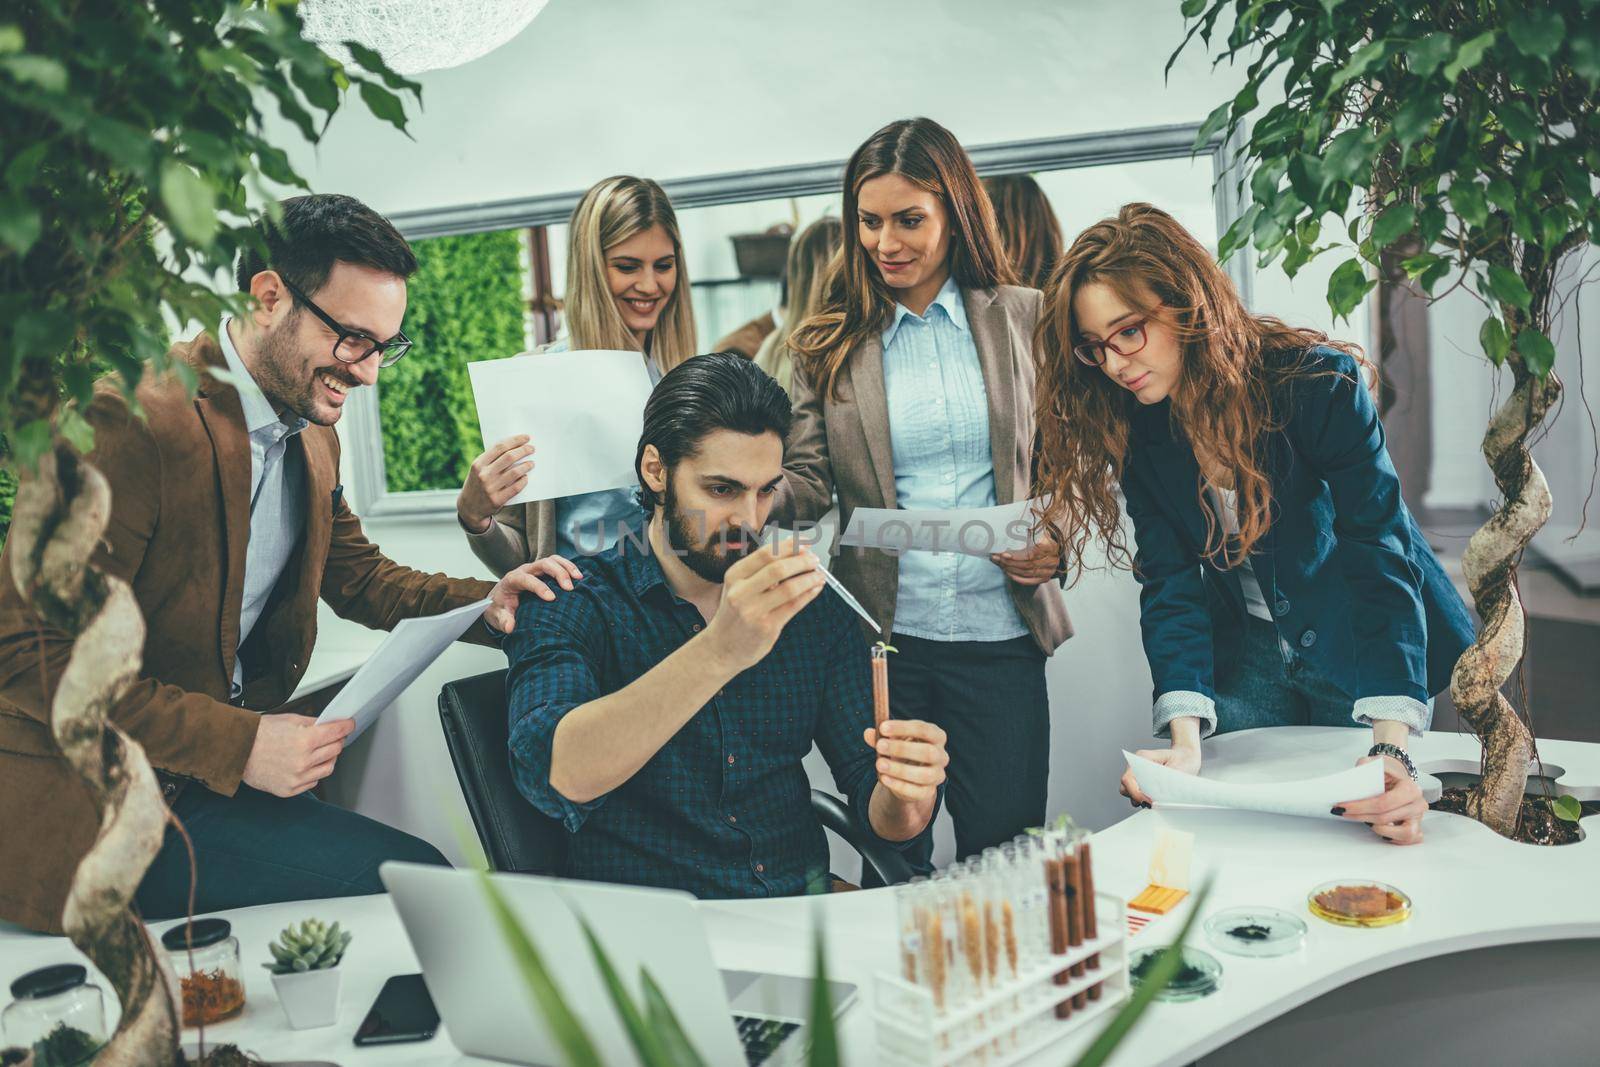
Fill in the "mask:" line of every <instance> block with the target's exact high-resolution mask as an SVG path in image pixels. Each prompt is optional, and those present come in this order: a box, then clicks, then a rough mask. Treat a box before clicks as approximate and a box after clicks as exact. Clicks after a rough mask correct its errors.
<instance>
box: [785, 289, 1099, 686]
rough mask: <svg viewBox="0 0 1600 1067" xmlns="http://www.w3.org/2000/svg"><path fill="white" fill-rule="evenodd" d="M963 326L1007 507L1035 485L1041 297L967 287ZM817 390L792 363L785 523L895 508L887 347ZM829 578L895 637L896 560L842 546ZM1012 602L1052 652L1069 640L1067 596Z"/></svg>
mask: <svg viewBox="0 0 1600 1067" xmlns="http://www.w3.org/2000/svg"><path fill="white" fill-rule="evenodd" d="M962 298H963V300H964V301H965V302H966V309H967V319H968V321H969V324H970V325H971V328H972V336H973V340H974V341H975V342H976V344H977V348H978V360H979V362H980V363H981V364H982V365H983V382H984V388H985V390H986V391H987V393H988V397H989V447H990V451H991V453H992V455H993V457H994V490H995V501H996V503H999V504H1010V503H1014V502H1016V501H1018V500H1024V499H1026V498H1027V497H1028V495H1029V493H1030V491H1031V490H1032V488H1033V484H1032V480H1033V444H1034V429H1035V423H1034V406H1033V382H1034V371H1033V366H1034V365H1033V329H1034V325H1035V324H1036V323H1037V322H1038V320H1039V308H1040V304H1041V301H1042V297H1041V295H1040V293H1039V291H1038V290H1037V289H1023V288H1019V287H1017V286H1011V285H1004V286H1000V287H999V288H997V289H975V290H963V291H962ZM821 388H822V385H821V383H816V382H813V381H812V380H811V377H810V375H809V374H808V373H807V372H806V370H805V368H803V367H802V366H801V365H800V364H799V363H796V364H795V366H794V376H793V379H792V389H791V396H792V397H793V399H794V425H793V427H792V428H791V429H790V431H789V440H788V444H787V447H786V449H785V450H784V459H783V465H784V484H783V486H782V487H781V489H780V490H779V493H778V501H777V503H776V504H775V505H774V507H773V518H774V519H775V520H777V521H780V522H793V521H801V522H805V521H815V520H817V519H820V518H821V517H822V516H823V515H824V514H826V513H827V511H828V509H829V508H830V507H832V505H833V495H834V493H835V492H837V493H838V494H839V511H840V515H839V523H840V528H841V529H844V528H846V527H848V525H849V523H850V515H851V513H852V512H853V511H854V510H855V509H856V508H860V507H867V508H892V507H895V506H896V505H895V492H894V458H893V456H894V453H893V449H892V447H891V446H890V442H889V399H888V394H887V392H886V391H885V388H884V380H883V345H882V342H880V341H879V339H878V338H877V336H873V337H871V338H869V339H868V340H867V341H866V342H864V343H863V344H862V345H861V346H860V348H859V349H858V350H857V351H856V352H854V353H853V354H852V355H851V357H850V359H849V360H848V362H847V363H846V364H845V369H844V370H843V371H841V372H840V374H839V393H840V396H839V399H837V400H835V399H834V398H832V397H824V396H822V395H820V392H819V390H820V389H821ZM833 573H834V574H835V575H837V576H838V578H839V580H840V581H842V582H843V583H844V584H845V587H846V588H848V589H849V590H850V592H851V593H852V594H853V595H854V596H855V597H856V599H857V600H859V601H861V604H862V606H863V607H865V608H866V609H867V610H868V611H869V612H871V613H872V617H873V618H874V619H876V620H878V623H879V624H880V625H881V626H882V627H883V631H884V633H893V632H894V608H895V595H896V592H897V590H898V589H899V580H900V561H899V559H898V558H897V557H896V556H894V555H892V554H890V553H887V552H883V551H880V550H876V549H871V550H861V549H855V548H848V549H844V550H843V551H842V552H841V553H840V554H839V556H837V557H836V558H835V560H834V563H833ZM1009 587H1010V589H1011V598H1012V600H1013V601H1014V602H1015V603H1016V605H1017V611H1018V613H1019V614H1021V616H1022V620H1023V622H1025V623H1026V624H1027V627H1028V631H1029V632H1030V633H1031V634H1032V635H1033V639H1034V641H1035V642H1036V643H1037V644H1038V646H1039V648H1040V649H1041V650H1043V651H1044V653H1045V654H1046V655H1049V654H1051V653H1053V652H1054V651H1055V650H1056V649H1057V648H1058V647H1060V645H1061V643H1062V642H1064V641H1065V640H1066V639H1067V638H1069V637H1071V636H1072V622H1071V620H1070V619H1068V617H1067V609H1066V605H1065V604H1064V603H1063V602H1062V599H1061V589H1060V587H1059V585H1058V583H1056V582H1045V583H1043V584H1041V585H1037V586H1032V587H1029V586H1023V585H1018V584H1017V583H1015V582H1012V583H1009Z"/></svg>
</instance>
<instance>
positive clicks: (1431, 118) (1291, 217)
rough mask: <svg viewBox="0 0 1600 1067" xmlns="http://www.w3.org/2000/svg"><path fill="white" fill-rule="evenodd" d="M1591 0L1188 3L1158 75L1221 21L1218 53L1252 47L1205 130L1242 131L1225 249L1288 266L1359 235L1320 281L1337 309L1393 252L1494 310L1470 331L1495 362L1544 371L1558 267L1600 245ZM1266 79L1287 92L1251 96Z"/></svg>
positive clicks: (1597, 80) (1261, 90)
mask: <svg viewBox="0 0 1600 1067" xmlns="http://www.w3.org/2000/svg"><path fill="white" fill-rule="evenodd" d="M1597 8H1600V5H1597V4H1596V2H1595V0H1578V2H1577V3H1562V4H1552V3H1548V2H1540V0H1533V2H1516V3H1511V2H1501V0H1478V2H1474V3H1459V2H1449V0H1385V2H1376V0H1374V2H1367V3H1338V2H1334V0H1323V2H1322V3H1319V4H1311V3H1304V2H1298V0H1184V2H1183V3H1182V5H1181V10H1182V13H1183V15H1184V16H1185V18H1187V19H1191V20H1193V21H1192V22H1191V24H1190V27H1189V30H1188V33H1187V35H1186V36H1185V38H1184V41H1183V43H1182V44H1180V45H1179V47H1178V49H1177V50H1176V51H1174V53H1173V55H1172V57H1171V59H1169V61H1168V64H1167V69H1168V70H1169V71H1170V70H1171V67H1172V63H1173V62H1175V61H1176V59H1177V57H1178V55H1179V54H1180V53H1181V52H1182V51H1183V50H1184V48H1185V47H1187V46H1188V45H1189V43H1190V42H1191V41H1192V40H1193V39H1194V38H1195V37H1196V36H1198V37H1199V38H1200V39H1201V40H1202V41H1203V42H1204V43H1205V44H1206V45H1207V46H1210V45H1211V43H1212V38H1213V35H1214V34H1217V33H1218V32H1219V25H1221V24H1222V21H1223V17H1224V16H1225V15H1229V14H1231V16H1232V22H1231V25H1230V26H1229V27H1228V29H1227V33H1226V36H1225V38H1223V41H1222V43H1223V46H1222V47H1220V48H1219V51H1218V52H1217V55H1216V57H1215V60H1214V65H1215V64H1216V63H1221V62H1223V61H1228V62H1230V63H1232V62H1235V61H1242V60H1243V59H1244V58H1246V57H1253V58H1250V61H1249V62H1248V64H1247V65H1246V69H1245V83H1244V86H1243V87H1242V88H1241V89H1240V90H1239V91H1238V93H1237V94H1236V95H1235V96H1234V97H1233V98H1232V99H1231V100H1228V101H1226V102H1224V103H1223V104H1221V105H1219V106H1218V107H1217V108H1216V109H1215V110H1213V111H1212V112H1211V114H1210V115H1209V116H1208V117H1207V118H1206V120H1205V122H1204V123H1203V124H1202V126H1201V130H1200V136H1199V138H1198V140H1197V146H1198V145H1199V144H1201V143H1205V142H1208V141H1209V140H1210V139H1211V138H1212V137H1213V136H1214V135H1215V134H1217V133H1218V132H1219V131H1225V132H1226V133H1227V134H1229V135H1236V134H1241V133H1242V132H1243V131H1244V130H1245V129H1246V128H1247V127H1248V136H1247V137H1243V138H1242V139H1241V145H1242V147H1241V148H1240V149H1239V158H1240V159H1242V160H1244V161H1245V162H1247V163H1248V166H1247V167H1245V168H1241V169H1242V177H1241V178H1240V187H1241V190H1242V189H1243V187H1244V186H1245V185H1248V187H1249V190H1250V196H1251V204H1250V206H1249V207H1248V208H1247V209H1246V211H1245V212H1244V214H1243V215H1242V216H1241V217H1240V218H1239V219H1238V220H1237V221H1236V222H1235V223H1234V224H1233V225H1232V226H1231V227H1230V228H1229V230H1228V232H1227V233H1226V234H1225V235H1224V236H1223V238H1222V240H1221V243H1220V247H1219V253H1220V255H1221V256H1222V257H1223V258H1226V257H1228V256H1230V255H1232V254H1234V253H1236V252H1237V251H1239V250H1241V249H1243V248H1245V247H1246V246H1252V245H1253V246H1254V247H1255V249H1256V251H1257V253H1258V264H1259V265H1260V266H1263V267H1265V266H1267V265H1268V264H1270V263H1272V262H1273V261H1275V260H1276V259H1278V258H1279V257H1280V256H1281V257H1282V258H1283V260H1284V263H1283V267H1284V270H1285V271H1286V272H1287V273H1288V274H1289V275H1290V276H1293V275H1294V274H1295V273H1296V272H1297V271H1299V270H1300V269H1301V268H1302V267H1304V266H1305V264H1306V263H1308V262H1310V260H1312V259H1313V258H1315V257H1316V256H1318V255H1321V254H1323V253H1324V252H1327V251H1329V250H1332V249H1336V248H1337V249H1343V250H1346V251H1348V250H1349V249H1350V247H1351V245H1353V246H1354V252H1355V255H1353V256H1351V257H1350V258H1348V259H1346V260H1345V261H1344V262H1342V263H1340V264H1339V265H1338V266H1337V267H1336V268H1335V270H1334V271H1333V272H1332V276H1331V278H1330V280H1329V284H1328V303H1329V306H1330V307H1331V308H1332V309H1333V311H1334V313H1335V314H1336V315H1339V316H1348V315H1349V314H1350V312H1351V311H1353V310H1354V309H1355V307H1356V306H1357V305H1358V304H1359V303H1360V302H1361V301H1362V300H1363V299H1364V298H1365V296H1366V294H1367V293H1368V292H1369V291H1370V290H1371V289H1372V288H1373V286H1374V285H1375V284H1376V282H1375V281H1374V280H1373V279H1372V278H1371V277H1369V276H1368V272H1367V270H1366V269H1365V268H1364V267H1363V264H1369V265H1377V264H1378V262H1379V256H1380V255H1381V254H1382V253H1383V252H1384V251H1385V250H1386V249H1397V250H1403V253H1404V254H1403V261H1402V263H1401V266H1402V268H1403V270H1404V271H1405V274H1406V275H1407V276H1408V277H1409V278H1411V279H1412V280H1414V281H1415V282H1416V283H1417V284H1418V285H1419V286H1421V288H1422V289H1423V290H1424V291H1426V292H1428V293H1429V294H1433V295H1441V294H1440V293H1439V291H1438V287H1439V286H1440V285H1441V283H1443V282H1444V281H1445V280H1446V279H1448V278H1451V277H1454V278H1455V282H1454V283H1453V285H1452V286H1451V287H1452V288H1454V287H1455V286H1458V285H1463V284H1465V283H1468V282H1470V288H1469V290H1468V291H1471V292H1474V293H1475V295H1477V296H1478V297H1479V299H1480V300H1481V301H1482V302H1483V303H1484V304H1485V305H1486V307H1487V308H1488V309H1489V312H1490V317H1489V319H1488V320H1487V321H1486V322H1485V323H1484V326H1483V329H1482V331H1481V334H1480V340H1481V341H1482V344H1483V348H1484V351H1485V353H1486V354H1487V355H1488V357H1489V358H1490V359H1491V360H1493V361H1494V362H1495V363H1496V364H1500V363H1503V362H1505V361H1506V360H1507V359H1513V360H1516V361H1518V362H1520V363H1521V364H1523V365H1525V366H1526V368H1527V370H1528V371H1530V372H1531V373H1532V374H1534V375H1536V376H1539V377H1543V376H1544V375H1546V374H1548V373H1549V371H1550V368H1551V366H1552V364H1553V363H1554V360H1555V349H1554V346H1553V345H1552V344H1551V342H1550V339H1549V337H1548V336H1547V335H1546V333H1545V332H1544V331H1543V330H1542V329H1541V328H1539V327H1540V325H1542V324H1543V323H1544V322H1545V321H1546V320H1547V315H1546V311H1547V307H1546V305H1547V302H1548V301H1549V299H1550V288H1551V285H1552V283H1553V275H1554V266H1555V264H1556V263H1557V262H1558V261H1559V260H1560V259H1561V258H1562V257H1563V256H1565V255H1566V254H1567V253H1568V252H1570V251H1572V250H1573V249H1575V248H1577V247H1579V246H1581V245H1582V244H1584V243H1585V242H1592V243H1600V201H1597V199H1596V196H1595V192H1594V175H1595V174H1596V173H1597V172H1600V112H1597V100H1600V95H1597V93H1596V90H1597V88H1600V10H1597ZM1280 72H1281V83H1276V82H1274V83H1269V78H1273V77H1274V76H1276V75H1278V74H1279V73H1280ZM1275 85H1277V86H1278V88H1279V89H1281V93H1282V96H1283V99H1282V100H1281V101H1280V102H1277V103H1275V104H1273V105H1271V106H1270V107H1265V108H1263V107H1262V104H1261V101H1262V99H1263V98H1264V97H1268V96H1271V95H1272V94H1273V92H1274V86H1275ZM1258 113H1259V114H1258ZM1252 118H1253V124H1250V123H1247V120H1250V119H1252ZM1237 161H1238V160H1236V162H1237ZM1353 203H1359V206H1360V209H1361V210H1360V213H1359V214H1358V215H1357V217H1355V218H1354V219H1353V220H1351V221H1350V223H1349V225H1348V227H1347V228H1346V229H1345V232H1344V234H1343V235H1340V234H1338V233H1335V234H1332V235H1328V234H1325V233H1324V227H1323V221H1324V219H1325V218H1326V217H1328V216H1329V215H1332V216H1334V217H1335V218H1337V219H1339V220H1341V221H1342V220H1344V219H1345V217H1346V216H1347V214H1348V213H1349V212H1350V209H1351V207H1352V204H1353ZM1345 240H1348V242H1349V243H1348V244H1346V243H1345Z"/></svg>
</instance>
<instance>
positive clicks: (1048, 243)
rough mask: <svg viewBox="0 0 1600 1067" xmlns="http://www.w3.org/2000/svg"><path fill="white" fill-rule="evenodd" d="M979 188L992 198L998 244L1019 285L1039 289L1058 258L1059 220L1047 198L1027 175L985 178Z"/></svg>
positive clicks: (1059, 240)
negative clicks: (1003, 251)
mask: <svg viewBox="0 0 1600 1067" xmlns="http://www.w3.org/2000/svg"><path fill="white" fill-rule="evenodd" d="M983 187H984V189H985V191H987V192H988V194H989V199H990V200H992V201H994V220H995V223H996V225H998V226H999V227H1000V243H1001V244H1002V245H1004V246H1005V251H1006V258H1007V259H1008V260H1010V261H1011V267H1012V269H1013V270H1015V271H1016V272H1017V277H1018V278H1020V279H1021V280H1022V284H1023V285H1031V286H1032V287H1033V288H1035V289H1043V288H1044V287H1045V283H1046V282H1048V281H1049V280H1050V272H1051V271H1053V270H1055V269H1056V261H1057V260H1059V259H1060V258H1061V223H1059V222H1057V221H1056V213H1055V209H1054V208H1052V207H1051V206H1050V198H1049V197H1047V196H1045V195H1044V190H1043V189H1041V188H1039V183H1038V182H1036V181H1034V180H1033V175H1031V174H1000V175H997V176H995V177H993V178H985V179H984V180H983Z"/></svg>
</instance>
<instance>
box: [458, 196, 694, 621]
mask: <svg viewBox="0 0 1600 1067" xmlns="http://www.w3.org/2000/svg"><path fill="white" fill-rule="evenodd" d="M562 315H563V318H564V319H565V320H566V322H565V331H564V333H565V336H563V337H562V338H561V339H559V340H557V341H554V342H552V343H551V344H548V345H545V346H543V347H542V348H539V349H538V350H536V351H535V352H532V353H530V354H531V355H535V356H537V355H540V354H542V353H546V352H566V351H569V350H573V351H583V350H595V349H609V350H613V351H618V350H620V351H628V350H629V349H634V350H637V351H638V352H639V353H640V355H641V356H642V357H643V359H644V363H645V368H646V369H647V370H648V371H649V372H650V379H651V381H659V380H660V379H661V376H662V375H663V374H665V373H666V372H667V371H669V370H671V369H672V368H673V367H676V366H677V365H678V364H679V363H682V362H683V361H684V360H686V359H688V358H689V357H691V356H693V355H694V354H695V329H694V307H693V305H692V304H691V303H690V301H689V279H688V276H687V272H686V271H685V270H684V266H683V239H682V238H681V237H680V236H679V232H678V216H677V213H676V212H675V211H673V208H672V201H671V200H669V199H668V198H667V194H666V192H665V191H663V190H662V188H661V186H660V185H658V184H656V183H655V182H653V181H651V180H650V179H649V178H635V177H632V176H630V175H625V174H620V175H617V176H615V177H611V178H607V179H605V180H604V181H600V182H596V183H595V184H594V185H593V186H591V187H590V188H589V190H588V192H586V193H584V194H583V198H582V199H581V200H579V201H578V206H577V207H575V208H574V209H573V211H572V223H571V225H570V226H569V227H568V237H567V298H566V301H565V304H564V306H563V308H562ZM533 451H534V445H533V442H532V441H531V440H530V439H529V437H528V435H527V434H517V435H515V436H512V437H508V438H506V439H505V440H503V441H497V442H495V443H494V444H493V445H490V446H489V447H488V448H487V449H486V450H485V451H484V453H483V455H481V456H479V457H477V459H475V460H474V461H473V463H472V467H471V469H470V470H469V471H468V473H467V479H466V483H465V484H464V485H463V486H462V487H461V493H460V495H459V496H458V497H457V498H456V518H457V521H458V522H460V524H461V528H462V529H463V530H464V531H465V532H466V534H467V543H468V544H469V545H470V546H471V548H472V552H473V554H474V555H476V556H477V557H478V558H479V559H480V560H482V561H483V562H484V563H485V564H487V565H488V566H489V567H490V568H492V569H493V570H494V571H495V572H496V573H497V574H504V573H505V572H506V571H508V570H513V569H515V568H517V567H519V566H521V565H522V564H524V563H526V562H528V561H530V560H534V559H544V558H546V557H549V558H551V559H552V560H553V561H554V562H556V563H557V564H558V565H560V566H561V567H562V568H563V569H564V570H565V571H566V572H567V573H568V574H569V575H570V576H571V577H572V578H576V577H579V573H578V569H577V568H576V567H575V566H573V565H572V564H571V562H570V560H571V558H573V557H576V556H587V555H595V554H597V553H599V552H602V551H604V550H605V549H607V548H610V547H611V546H612V545H613V544H615V543H616V541H617V537H618V531H619V530H622V529H624V528H626V527H628V526H631V525H632V524H633V523H634V522H635V521H636V520H637V519H638V518H639V517H640V516H641V515H642V514H643V512H641V511H640V509H639V505H638V501H636V500H635V499H634V493H633V490H632V489H602V490H599V491H597V492H593V493H580V494H578V495H576V496H567V497H561V498H559V499H555V500H537V501H533V502H531V503H526V504H511V505H507V504H506V501H508V500H510V499H511V498H512V497H514V496H516V495H517V494H518V493H519V492H521V491H522V487H523V486H524V485H526V484H527V481H528V471H529V470H530V469H531V468H532V467H533V464H534V459H533ZM560 582H561V585H562V587H563V588H570V581H568V580H567V579H565V578H563V579H561V580H560ZM540 595H543V592H541V594H540Z"/></svg>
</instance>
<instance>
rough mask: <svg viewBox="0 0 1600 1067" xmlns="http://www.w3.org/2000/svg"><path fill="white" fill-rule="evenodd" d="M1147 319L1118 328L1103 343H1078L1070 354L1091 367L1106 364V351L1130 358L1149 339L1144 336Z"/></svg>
mask: <svg viewBox="0 0 1600 1067" xmlns="http://www.w3.org/2000/svg"><path fill="white" fill-rule="evenodd" d="M1149 321H1150V320H1149V319H1140V320H1139V321H1138V322H1130V323H1128V325H1126V326H1122V327H1119V328H1118V329H1117V332H1116V333H1115V334H1114V335H1112V336H1111V337H1110V338H1109V339H1107V340H1104V341H1079V342H1078V343H1077V344H1075V345H1073V346H1072V354H1073V355H1075V356H1077V357H1078V360H1079V361H1080V362H1082V363H1086V364H1088V365H1089V366H1091V367H1102V366H1104V365H1105V362H1106V349H1108V348H1109V349H1111V351H1113V352H1115V353H1116V354H1117V355H1119V356H1131V355H1134V354H1135V353H1137V352H1141V351H1143V350H1144V346H1145V342H1146V341H1147V340H1148V339H1149V338H1148V337H1147V336H1146V334H1145V330H1144V327H1145V324H1146V323H1148V322H1149Z"/></svg>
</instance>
